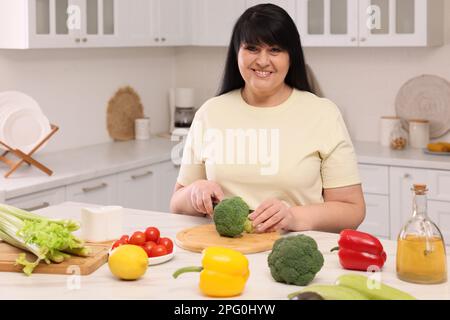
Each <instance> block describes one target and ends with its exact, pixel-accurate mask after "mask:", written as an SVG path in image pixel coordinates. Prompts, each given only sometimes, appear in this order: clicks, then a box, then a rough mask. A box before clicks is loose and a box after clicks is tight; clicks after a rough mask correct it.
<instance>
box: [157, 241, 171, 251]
mask: <svg viewBox="0 0 450 320" xmlns="http://www.w3.org/2000/svg"><path fill="white" fill-rule="evenodd" d="M158 244H161V245H163V246H164V247H166V249H167V253H172V251H173V242H172V240H170V238H165V237H163V238H159V240H158Z"/></svg>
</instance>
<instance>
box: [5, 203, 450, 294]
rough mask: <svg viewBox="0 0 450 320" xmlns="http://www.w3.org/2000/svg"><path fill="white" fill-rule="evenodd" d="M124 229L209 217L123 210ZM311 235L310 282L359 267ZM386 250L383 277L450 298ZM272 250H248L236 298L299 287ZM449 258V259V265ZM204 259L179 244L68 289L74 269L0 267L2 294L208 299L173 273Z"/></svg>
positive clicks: (64, 212)
mask: <svg viewBox="0 0 450 320" xmlns="http://www.w3.org/2000/svg"><path fill="white" fill-rule="evenodd" d="M82 206H83V204H78V203H72V202H68V203H64V204H61V205H58V206H53V207H48V208H45V209H42V210H40V211H38V212H39V213H40V214H44V215H47V216H54V217H61V218H62V217H64V218H68V217H70V218H75V219H79V216H80V208H81V207H82ZM125 213H126V216H125V219H124V221H125V233H131V232H133V231H136V230H143V229H144V228H146V227H148V226H156V227H158V228H159V229H160V230H161V234H162V235H164V236H169V237H171V238H172V239H174V238H175V235H176V233H177V232H179V231H180V230H182V229H184V228H187V227H190V226H194V225H197V224H203V223H210V221H209V220H207V219H206V218H197V217H190V216H182V215H176V214H170V213H162V212H150V211H139V210H131V209H126V210H125ZM304 234H307V235H309V236H311V237H313V238H314V239H315V240H316V241H317V243H318V246H319V249H320V250H321V251H322V253H323V255H324V258H325V263H324V266H323V268H322V269H321V271H320V272H319V273H318V274H317V275H316V278H315V279H314V280H313V282H312V283H311V284H332V283H334V281H335V280H336V278H337V277H338V276H339V275H342V274H346V273H359V274H365V273H363V272H355V271H349V270H344V269H342V268H341V266H340V264H339V260H338V256H337V254H336V253H330V252H329V250H330V249H331V248H332V247H334V246H335V245H336V243H337V239H338V235H337V234H331V233H322V232H305V233H304ZM381 242H382V243H383V246H384V248H385V251H386V253H387V261H386V264H385V266H384V268H383V271H382V272H381V274H380V275H381V280H382V281H383V283H385V284H388V285H391V286H394V287H396V288H398V289H400V290H404V291H406V292H408V293H410V294H412V295H414V296H415V297H416V298H418V299H450V287H449V283H448V282H447V283H444V284H439V285H418V284H412V283H407V282H403V281H401V280H399V279H398V278H397V277H396V275H395V253H396V242H394V241H389V240H381ZM268 254H269V252H263V253H257V254H249V255H247V257H248V259H249V266H250V278H249V280H248V282H247V285H246V287H245V290H244V292H243V294H242V295H241V296H239V297H235V298H233V299H255V300H268V299H271V300H272V299H273V300H279V299H287V298H286V297H287V295H288V294H289V293H291V292H294V291H297V290H299V289H300V288H301V287H298V286H294V285H286V284H282V283H278V282H275V281H274V280H273V279H272V277H271V275H270V270H269V267H268V266H267V256H268ZM449 262H450V259H449V258H448V259H447V265H450V264H449ZM190 265H201V255H200V254H199V253H192V252H189V251H186V250H183V249H181V248H176V254H175V257H174V258H173V259H172V260H170V261H168V262H166V263H164V264H161V265H155V266H150V267H149V268H148V270H147V272H146V274H145V275H144V277H143V278H141V279H140V280H137V281H120V280H117V279H116V278H115V277H114V276H113V275H112V274H111V273H110V271H109V268H108V265H107V264H105V265H103V266H102V267H100V269H98V270H97V271H96V272H94V273H93V274H91V275H88V276H82V277H81V282H80V287H79V289H72V290H71V289H70V288H73V286H68V283H69V284H73V283H75V281H74V278H73V276H72V275H44V274H33V275H32V276H30V277H27V276H25V275H24V274H21V273H10V272H1V273H0V283H1V286H0V300H4V299H51V300H54V299H171V300H181V299H183V300H185V299H191V300H196V299H208V298H207V297H205V296H203V295H202V294H201V293H200V291H199V289H198V283H199V275H198V274H196V273H189V274H184V275H183V276H181V277H179V278H178V279H176V280H175V279H173V278H172V273H173V272H174V271H175V270H177V269H178V268H180V267H184V266H190Z"/></svg>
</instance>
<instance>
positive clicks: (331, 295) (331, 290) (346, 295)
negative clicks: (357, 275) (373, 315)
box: [288, 284, 369, 300]
mask: <svg viewBox="0 0 450 320" xmlns="http://www.w3.org/2000/svg"><path fill="white" fill-rule="evenodd" d="M305 292H314V293H317V294H318V295H320V296H321V297H323V298H324V299H325V300H369V298H368V297H366V296H365V295H363V294H362V293H360V292H358V291H356V290H354V289H351V288H348V287H342V286H335V285H321V284H315V285H311V286H308V287H305V288H303V289H302V290H300V291H296V292H293V293H291V294H289V295H288V298H289V299H292V298H294V297H295V296H297V295H299V294H302V293H305Z"/></svg>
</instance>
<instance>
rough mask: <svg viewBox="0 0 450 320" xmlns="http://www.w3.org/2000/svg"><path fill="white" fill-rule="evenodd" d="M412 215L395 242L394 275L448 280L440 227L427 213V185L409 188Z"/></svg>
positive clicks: (427, 280)
mask: <svg viewBox="0 0 450 320" xmlns="http://www.w3.org/2000/svg"><path fill="white" fill-rule="evenodd" d="M411 190H412V191H413V192H414V195H413V196H414V197H413V216H412V218H411V219H410V220H409V221H408V222H407V223H406V224H405V226H404V227H403V228H402V230H401V232H400V234H399V236H398V243H397V276H398V278H399V279H401V280H404V281H408V282H414V283H423V284H432V283H442V282H446V281H447V259H446V253H445V244H444V239H443V237H442V234H441V232H440V230H439V228H438V227H437V226H436V225H435V224H434V223H433V222H432V221H431V220H430V219H429V218H428V215H427V191H428V190H427V188H426V185H420V184H415V185H414V187H413V188H412V189H411Z"/></svg>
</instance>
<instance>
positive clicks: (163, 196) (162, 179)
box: [158, 161, 180, 212]
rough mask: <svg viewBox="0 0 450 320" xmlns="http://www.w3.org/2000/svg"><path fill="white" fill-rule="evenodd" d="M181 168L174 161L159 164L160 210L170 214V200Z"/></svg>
mask: <svg viewBox="0 0 450 320" xmlns="http://www.w3.org/2000/svg"><path fill="white" fill-rule="evenodd" d="M179 170H180V166H179V165H176V164H174V163H173V162H172V161H167V162H163V163H161V164H159V167H158V210H159V211H162V212H170V199H171V198H172V194H173V189H174V187H175V183H176V181H177V178H178V171H179Z"/></svg>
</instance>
